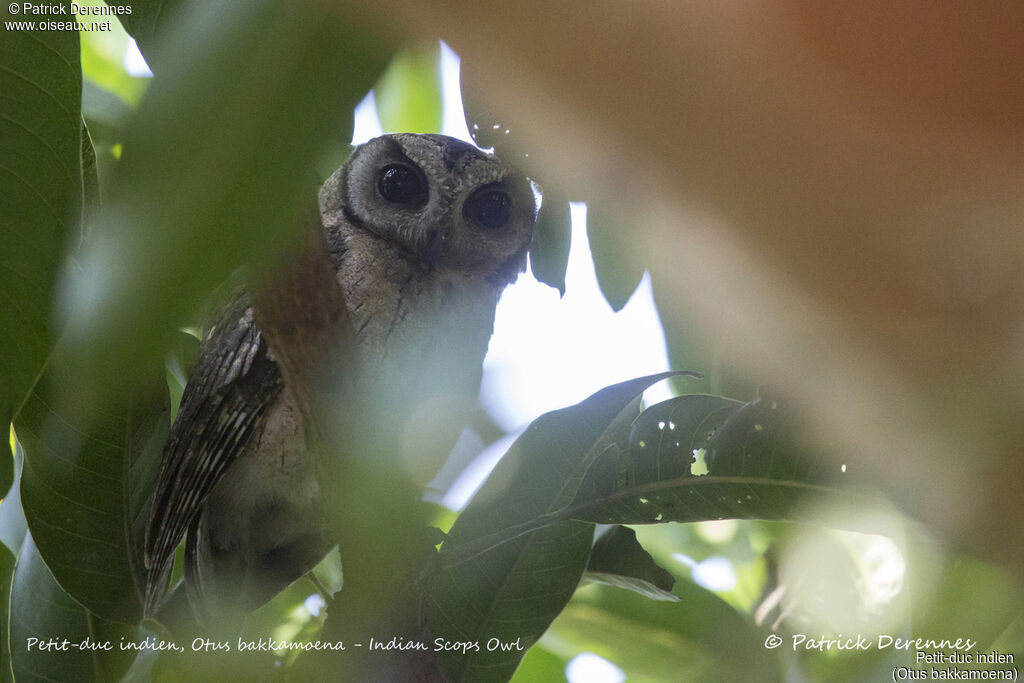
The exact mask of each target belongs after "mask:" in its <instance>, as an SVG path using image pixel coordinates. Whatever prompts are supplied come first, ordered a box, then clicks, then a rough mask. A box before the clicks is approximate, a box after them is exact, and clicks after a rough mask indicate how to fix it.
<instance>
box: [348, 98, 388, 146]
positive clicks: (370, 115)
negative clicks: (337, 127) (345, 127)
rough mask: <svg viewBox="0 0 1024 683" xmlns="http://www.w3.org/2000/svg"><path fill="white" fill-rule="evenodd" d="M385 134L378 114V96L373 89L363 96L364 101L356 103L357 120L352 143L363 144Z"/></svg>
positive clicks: (353, 129) (353, 127) (353, 128)
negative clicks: (374, 94) (375, 95)
mask: <svg viewBox="0 0 1024 683" xmlns="http://www.w3.org/2000/svg"><path fill="white" fill-rule="evenodd" d="M383 134H384V129H383V128H382V127H381V125H380V118H379V117H378V116H377V98H375V97H374V96H373V91H372V90H371V91H370V92H368V93H367V94H366V97H364V98H363V101H362V102H360V103H359V104H358V105H356V109H355V121H354V123H353V126H352V144H353V145H361V144H363V143H364V142H368V141H370V140H372V139H373V138H375V137H377V136H378V135H383Z"/></svg>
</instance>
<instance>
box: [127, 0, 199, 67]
mask: <svg viewBox="0 0 1024 683" xmlns="http://www.w3.org/2000/svg"><path fill="white" fill-rule="evenodd" d="M183 5H185V3H183V2H181V0H135V1H134V2H132V5H131V7H132V13H131V14H122V15H120V16H118V19H119V20H120V21H121V25H122V26H124V29H125V30H126V31H127V32H128V33H129V34H131V36H132V38H134V39H135V42H136V43H138V46H139V51H140V52H141V53H142V54H143V55H144V56H145V57H146V62H147V63H148V64H149V65H150V68H153V61H154V59H156V60H157V61H159V59H160V55H159V54H156V53H157V52H158V50H157V45H158V42H159V38H160V37H161V36H162V35H163V34H164V32H165V31H166V30H167V26H168V24H170V23H171V22H172V21H173V20H174V19H175V18H176V17H177V13H178V12H179V11H180V10H181V7H182V6H183ZM158 68H159V67H158Z"/></svg>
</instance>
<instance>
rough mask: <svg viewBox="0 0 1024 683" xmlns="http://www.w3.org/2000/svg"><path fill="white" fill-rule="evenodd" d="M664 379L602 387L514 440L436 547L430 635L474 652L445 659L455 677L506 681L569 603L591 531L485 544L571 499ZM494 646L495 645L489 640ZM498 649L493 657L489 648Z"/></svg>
mask: <svg viewBox="0 0 1024 683" xmlns="http://www.w3.org/2000/svg"><path fill="white" fill-rule="evenodd" d="M667 376H669V374H668V373H666V374H662V375H652V376H650V377H643V378H640V379H635V380H631V381H629V382H623V383H622V384H617V385H614V386H611V387H608V388H605V389H603V390H601V391H599V392H597V393H596V394H594V395H593V396H591V397H590V398H588V399H586V400H585V401H583V402H582V403H579V404H577V405H575V406H571V407H569V408H565V409H562V410H557V411H554V412H551V413H547V414H545V415H542V416H541V417H540V418H538V419H537V420H535V421H534V422H533V423H532V424H531V425H530V426H529V427H528V428H527V429H526V431H525V432H523V434H522V436H520V437H519V439H517V440H516V442H515V443H514V444H513V445H512V448H511V449H510V450H509V452H508V453H507V454H506V455H505V457H504V458H503V459H502V460H501V462H500V463H498V466H497V467H496V468H495V470H494V472H493V473H492V474H491V476H490V477H489V478H488V479H487V482H486V483H485V484H484V486H483V487H482V488H481V489H480V491H478V492H477V494H476V496H474V498H473V500H472V501H471V502H470V504H469V506H468V507H467V508H466V509H465V511H463V513H462V514H461V515H460V516H459V518H458V519H457V520H456V522H455V524H454V526H453V527H452V529H451V532H450V533H449V535H448V538H447V540H445V542H444V544H443V545H442V547H441V558H440V562H441V569H440V571H439V572H438V574H437V575H436V576H435V579H434V582H433V585H432V586H431V588H430V590H429V595H428V598H427V599H428V603H429V604H428V606H429V614H430V624H431V629H432V631H433V633H434V635H435V636H438V637H441V638H443V639H446V640H447V641H450V642H462V643H476V644H477V646H478V648H479V649H475V650H472V651H467V652H465V653H464V654H463V653H462V652H446V653H445V654H446V656H445V666H446V668H447V669H448V673H449V675H450V676H451V677H452V679H453V680H456V681H464V680H473V681H478V680H481V681H484V680H487V681H490V680H494V681H504V680H507V679H508V677H509V676H511V675H512V672H513V671H514V670H515V668H516V665H517V664H518V663H519V660H520V659H521V658H522V656H523V652H524V651H525V649H526V648H527V647H529V646H530V645H532V644H533V643H534V642H535V641H536V640H537V638H539V637H540V635H541V634H542V633H543V632H544V630H545V629H546V628H547V627H548V624H550V623H551V620H552V619H554V618H555V617H556V616H557V615H558V613H559V611H561V609H562V607H563V606H564V605H565V603H566V602H567V601H568V600H569V598H570V597H571V596H572V593H573V591H574V590H575V589H576V586H577V584H578V583H579V580H580V577H581V575H582V573H583V570H584V567H585V566H586V562H587V557H588V555H589V554H590V547H591V544H592V540H593V525H591V524H587V523H585V522H577V521H572V520H566V519H564V518H563V519H561V520H558V519H555V520H554V521H553V522H552V523H551V524H549V525H545V526H544V528H537V527H534V528H533V529H531V530H529V531H527V532H525V533H520V534H512V535H511V536H509V537H508V538H506V539H505V541H506V542H502V543H498V544H489V543H488V539H489V538H492V537H493V535H495V534H503V533H505V531H504V530H507V529H515V528H521V527H524V526H525V527H526V528H529V527H530V526H531V525H534V524H535V522H536V520H538V519H543V518H545V517H547V516H551V515H554V516H555V517H557V515H558V511H559V510H561V509H562V508H564V507H565V506H567V505H568V504H569V503H570V502H571V501H572V500H573V498H574V496H575V492H576V490H577V488H578V487H579V483H580V482H581V481H582V479H583V477H584V475H585V473H586V471H587V468H588V467H589V464H590V463H591V462H593V461H594V460H595V459H596V458H597V457H598V456H599V455H600V454H601V453H603V452H604V451H606V450H608V449H612V448H616V447H617V446H616V444H621V445H622V446H623V447H624V446H625V444H627V442H628V439H629V428H630V425H631V424H632V422H633V420H634V419H636V416H637V415H638V414H639V412H640V403H639V396H640V394H641V393H642V392H643V391H644V390H645V389H646V388H647V387H649V386H650V385H652V384H654V383H655V382H656V381H658V380H660V379H664V378H665V377H667ZM492 639H495V640H492ZM489 642H490V643H492V644H493V643H497V642H501V643H504V644H505V645H506V646H507V649H504V648H502V647H500V646H498V647H497V648H496V649H494V650H492V651H489V650H488V647H487V644H488V643H489Z"/></svg>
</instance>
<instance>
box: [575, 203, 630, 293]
mask: <svg viewBox="0 0 1024 683" xmlns="http://www.w3.org/2000/svg"><path fill="white" fill-rule="evenodd" d="M637 232H638V230H637V226H636V224H635V218H634V219H632V220H627V219H625V218H622V217H621V216H620V215H617V214H614V213H611V212H610V211H609V210H608V208H607V207H606V206H604V205H602V204H600V203H590V204H588V205H587V240H588V241H589V242H590V254H591V257H592V258H593V259H594V271H595V272H596V273H597V284H598V286H599V287H600V288H601V293H602V294H604V298H605V300H606V301H607V302H608V305H609V306H611V307H612V310H613V311H618V310H621V309H622V307H623V306H625V305H626V302H628V301H629V299H630V297H631V296H633V292H635V291H636V288H637V286H638V285H639V284H640V280H641V279H642V278H643V276H644V268H643V265H642V264H641V263H640V261H639V259H638V258H637V257H636V256H635V253H634V252H635V250H636V245H635V242H636V235H637Z"/></svg>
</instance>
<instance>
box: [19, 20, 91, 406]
mask: <svg viewBox="0 0 1024 683" xmlns="http://www.w3.org/2000/svg"><path fill="white" fill-rule="evenodd" d="M10 18H11V17H10V15H9V13H8V10H7V5H4V9H3V14H2V15H0V19H3V20H6V19H10ZM15 18H16V19H19V20H20V19H21V17H20V16H18V17H15ZM0 64H3V68H2V69H0V93H3V96H2V97H0V217H2V218H0V233H2V239H3V244H4V248H3V249H2V250H0V320H2V321H3V324H2V325H0V348H2V349H3V350H4V351H3V353H0V377H3V381H2V382H0V424H4V425H6V424H8V423H9V422H10V420H11V419H12V417H13V416H14V414H15V413H16V412H17V410H18V408H19V407H20V405H21V403H22V401H24V399H25V396H26V395H27V394H28V390H29V389H30V388H31V387H32V384H33V382H35V380H36V377H38V375H39V372H40V371H41V370H42V368H43V365H44V364H45V362H46V357H47V355H48V354H49V353H50V348H51V346H52V341H51V334H50V321H51V314H50V302H51V301H52V299H53V292H54V281H55V279H56V276H57V271H58V269H59V267H60V263H61V254H62V253H63V251H64V247H65V244H66V242H67V238H68V236H69V235H70V234H71V233H72V232H74V231H75V230H76V229H77V227H78V224H79V222H80V219H81V211H82V170H81V129H82V118H81V111H80V101H81V91H82V72H81V68H80V66H79V61H78V33H77V32H75V31H4V33H3V40H2V41H0Z"/></svg>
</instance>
